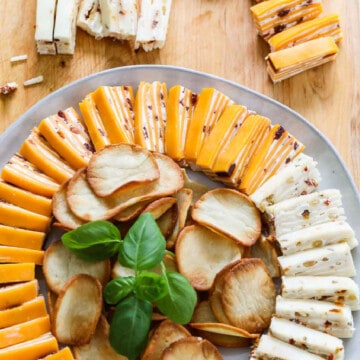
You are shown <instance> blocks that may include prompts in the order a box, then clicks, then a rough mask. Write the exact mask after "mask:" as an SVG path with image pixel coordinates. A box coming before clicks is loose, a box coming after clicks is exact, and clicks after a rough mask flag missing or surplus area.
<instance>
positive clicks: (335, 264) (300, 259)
mask: <svg viewBox="0 0 360 360" xmlns="http://www.w3.org/2000/svg"><path fill="white" fill-rule="evenodd" d="M278 261H279V264H280V267H281V273H282V275H286V276H299V275H337V276H355V274H356V269H355V266H354V262H353V259H352V256H351V251H350V248H349V245H348V244H347V243H339V244H334V245H328V246H324V247H321V248H317V249H312V250H305V251H300V252H297V253H295V254H290V255H286V256H279V257H278Z"/></svg>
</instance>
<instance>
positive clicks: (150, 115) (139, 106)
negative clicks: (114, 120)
mask: <svg viewBox="0 0 360 360" xmlns="http://www.w3.org/2000/svg"><path fill="white" fill-rule="evenodd" d="M166 101H167V89H166V84H165V83H160V82H159V81H154V82H153V83H148V82H144V81H142V82H141V83H140V84H139V87H138V90H137V92H136V97H135V142H136V144H138V145H140V146H142V147H144V148H146V149H149V150H152V151H157V152H160V153H164V152H165V125H166Z"/></svg>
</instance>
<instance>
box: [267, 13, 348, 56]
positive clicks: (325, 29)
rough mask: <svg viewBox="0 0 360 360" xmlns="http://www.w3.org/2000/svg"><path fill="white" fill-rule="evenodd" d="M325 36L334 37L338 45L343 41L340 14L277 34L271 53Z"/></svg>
mask: <svg viewBox="0 0 360 360" xmlns="http://www.w3.org/2000/svg"><path fill="white" fill-rule="evenodd" d="M324 36H332V37H333V39H334V40H335V42H336V43H338V42H340V41H341V40H342V39H343V32H342V30H341V27H340V20H339V15H338V14H335V13H332V14H328V15H325V16H321V17H318V18H315V19H313V20H309V21H305V22H302V23H300V24H297V25H295V26H293V27H291V28H289V29H287V30H284V31H282V32H280V33H278V34H275V35H274V36H272V37H271V38H270V39H269V40H268V43H269V45H270V49H271V52H274V51H277V50H281V49H286V48H288V47H292V46H295V45H298V44H301V43H303V42H305V41H309V40H313V39H317V38H319V37H324Z"/></svg>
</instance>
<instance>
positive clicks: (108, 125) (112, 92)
mask: <svg viewBox="0 0 360 360" xmlns="http://www.w3.org/2000/svg"><path fill="white" fill-rule="evenodd" d="M90 98H92V99H93V101H94V102H95V106H96V109H97V110H98V114H99V116H100V117H96V116H97V114H96V112H94V110H92V113H93V114H94V115H95V117H94V118H93V119H91V120H90V119H89V117H87V118H86V123H87V124H88V123H91V122H93V123H94V124H96V123H98V122H100V123H102V125H101V126H100V128H98V131H99V132H102V131H103V130H102V129H103V128H104V130H105V132H104V137H105V136H106V137H108V139H109V141H110V143H111V144H116V143H120V142H125V143H129V144H133V143H134V140H135V139H134V95H133V90H132V87H131V86H101V87H99V88H98V89H96V90H95V91H94V92H93V93H92V94H91V95H90ZM87 102H88V104H89V100H87ZM90 105H91V103H90ZM91 106H93V105H91ZM84 107H85V104H84V105H82V107H81V108H82V109H84ZM88 111H91V110H88ZM100 118H101V120H100ZM94 127H95V126H94V125H92V128H94ZM97 138H99V134H98V136H97ZM102 142H107V140H105V141H104V139H102Z"/></svg>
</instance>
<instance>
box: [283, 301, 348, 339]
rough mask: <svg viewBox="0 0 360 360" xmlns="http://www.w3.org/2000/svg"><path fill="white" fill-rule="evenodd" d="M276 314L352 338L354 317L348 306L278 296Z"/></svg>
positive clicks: (316, 328) (339, 335)
mask: <svg viewBox="0 0 360 360" xmlns="http://www.w3.org/2000/svg"><path fill="white" fill-rule="evenodd" d="M276 315H278V316H280V317H282V318H285V319H289V320H294V321H299V322H301V323H303V325H305V326H308V327H310V328H312V329H315V330H319V331H323V332H326V333H328V334H330V335H333V336H336V337H339V338H351V337H352V336H353V333H354V330H355V329H354V324H353V317H352V314H351V309H350V307H348V306H346V305H345V306H343V305H340V306H339V305H335V304H333V303H331V302H327V301H318V300H302V299H284V298H283V297H281V296H280V295H279V296H277V298H276Z"/></svg>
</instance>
